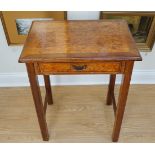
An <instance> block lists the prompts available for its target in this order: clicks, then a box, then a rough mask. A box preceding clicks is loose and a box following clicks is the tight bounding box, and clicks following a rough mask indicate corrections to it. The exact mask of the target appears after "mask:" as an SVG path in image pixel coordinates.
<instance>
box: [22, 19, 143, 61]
mask: <svg viewBox="0 0 155 155" xmlns="http://www.w3.org/2000/svg"><path fill="white" fill-rule="evenodd" d="M113 60H118V61H119V60H133V61H135V60H141V56H140V54H139V51H138V49H137V47H136V44H135V41H134V39H133V37H132V35H131V33H130V30H129V28H128V25H127V23H126V21H125V20H92V21H91V20H89V21H86V20H84V21H35V22H33V24H32V26H31V29H30V32H29V34H28V37H27V40H26V42H25V45H24V48H23V51H22V53H21V56H20V58H19V62H24V63H28V62H72V61H73V62H74V61H113Z"/></svg>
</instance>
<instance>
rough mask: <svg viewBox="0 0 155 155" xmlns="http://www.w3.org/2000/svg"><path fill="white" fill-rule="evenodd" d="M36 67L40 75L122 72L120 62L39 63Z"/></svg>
mask: <svg viewBox="0 0 155 155" xmlns="http://www.w3.org/2000/svg"><path fill="white" fill-rule="evenodd" d="M37 66H38V67H37V72H38V73H40V74H46V73H47V74H52V73H53V74H59V73H73V74H76V73H77V74H78V73H121V72H123V63H122V62H90V63H86V62H84V63H80V62H77V63H39V64H38V65H37Z"/></svg>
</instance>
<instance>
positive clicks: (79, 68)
mask: <svg viewBox="0 0 155 155" xmlns="http://www.w3.org/2000/svg"><path fill="white" fill-rule="evenodd" d="M72 67H73V69H75V70H77V71H82V70H84V69H86V68H87V65H80V66H77V65H72Z"/></svg>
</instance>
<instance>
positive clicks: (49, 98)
mask: <svg viewBox="0 0 155 155" xmlns="http://www.w3.org/2000/svg"><path fill="white" fill-rule="evenodd" d="M44 82H45V89H46V95H47V101H48V104H53V98H52V90H51V83H50V76H49V75H44Z"/></svg>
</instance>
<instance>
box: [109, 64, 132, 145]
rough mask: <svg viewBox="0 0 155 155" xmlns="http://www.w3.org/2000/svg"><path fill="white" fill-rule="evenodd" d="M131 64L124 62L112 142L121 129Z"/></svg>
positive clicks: (117, 136) (115, 140) (116, 138)
mask: <svg viewBox="0 0 155 155" xmlns="http://www.w3.org/2000/svg"><path fill="white" fill-rule="evenodd" d="M133 64H134V62H132V61H129V62H126V67H125V73H124V74H123V77H122V83H121V87H120V92H119V97H118V104H117V110H116V116H115V122H114V128H113V134H112V140H113V142H117V141H118V138H119V133H120V129H121V124H122V120H123V115H124V110H125V105H126V101H127V96H128V90H129V86H130V80H131V75H132V69H133Z"/></svg>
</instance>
